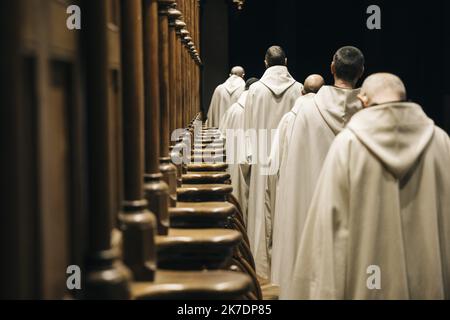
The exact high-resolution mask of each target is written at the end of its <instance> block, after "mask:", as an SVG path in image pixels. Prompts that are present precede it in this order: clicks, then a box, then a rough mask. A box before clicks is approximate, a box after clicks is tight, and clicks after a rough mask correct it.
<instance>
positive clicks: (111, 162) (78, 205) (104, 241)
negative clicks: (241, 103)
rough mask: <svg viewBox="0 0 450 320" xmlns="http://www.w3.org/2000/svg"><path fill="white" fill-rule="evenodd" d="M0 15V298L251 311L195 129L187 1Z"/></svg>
mask: <svg viewBox="0 0 450 320" xmlns="http://www.w3.org/2000/svg"><path fill="white" fill-rule="evenodd" d="M70 5H78V6H79V8H80V9H81V14H82V15H81V17H82V20H81V30H70V29H68V28H67V27H66V19H67V17H68V14H67V12H66V10H67V8H68V7H69V6H70ZM0 6H1V9H0V15H1V21H2V31H1V32H2V43H8V46H3V49H2V53H1V55H2V56H1V73H0V77H1V86H0V88H1V90H2V92H1V96H2V101H3V102H2V107H1V115H0V129H1V134H0V137H1V139H2V143H1V145H0V147H1V154H2V164H1V170H2V172H1V173H2V179H1V181H2V182H1V185H2V189H1V195H2V198H1V201H2V209H3V211H4V214H2V221H1V224H0V229H1V232H0V233H1V241H0V242H1V252H0V254H1V257H2V262H3V268H2V270H3V271H2V272H1V277H2V279H1V280H2V281H1V283H2V286H1V288H0V292H1V295H0V296H1V298H21V299H62V298H73V299H140V300H154V299H250V300H257V299H262V298H263V293H262V290H261V285H263V287H264V284H263V283H260V282H259V281H258V277H257V276H256V273H255V263H254V261H253V257H252V254H251V252H250V249H249V243H248V238H247V235H246V228H245V223H244V219H243V216H242V212H241V209H240V206H239V203H238V202H237V201H236V200H235V198H234V197H233V196H232V194H231V192H232V187H231V185H230V175H229V174H228V173H227V164H226V161H225V160H226V159H225V143H224V141H223V140H222V139H221V135H220V133H219V132H218V130H217V129H215V128H206V127H205V126H204V125H203V124H202V121H201V119H202V115H201V114H200V83H201V72H202V59H201V55H202V53H201V49H200V48H201V44H200V14H201V9H202V8H201V6H200V1H197V0H107V1H105V0H85V1H65V0H16V1H2V4H1V5H0ZM6 30H7V31H8V32H6ZM181 160H183V161H181ZM4 257H7V258H4ZM3 258H4V259H3ZM69 266H79V267H80V269H81V276H82V277H81V281H82V286H81V289H79V290H77V289H72V290H71V289H70V288H68V287H67V278H68V276H69V274H68V273H67V270H68V267H69ZM265 298H267V297H265Z"/></svg>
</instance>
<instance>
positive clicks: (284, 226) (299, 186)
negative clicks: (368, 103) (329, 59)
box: [271, 86, 361, 290]
mask: <svg viewBox="0 0 450 320" xmlns="http://www.w3.org/2000/svg"><path fill="white" fill-rule="evenodd" d="M358 93H359V90H358V89H357V90H351V89H341V88H337V87H333V86H324V87H322V88H321V89H320V90H319V92H318V93H317V94H316V95H315V96H314V98H313V99H308V100H303V101H300V102H299V103H300V104H301V105H300V107H299V111H298V114H297V117H296V119H295V122H294V128H293V129H292V135H291V141H292V143H291V144H290V146H289V149H288V151H287V155H286V165H285V166H283V168H281V170H280V179H279V192H278V195H279V196H278V197H277V199H276V204H275V212H276V213H277V215H276V217H275V218H274V222H273V242H272V263H271V267H272V278H271V280H272V282H273V283H274V284H277V285H279V286H280V290H282V289H283V287H285V286H287V285H288V284H289V282H290V281H291V279H292V272H293V268H294V260H295V256H296V254H297V251H298V246H299V244H300V238H301V233H302V230H303V226H304V224H305V220H306V214H307V213H308V209H309V205H310V203H311V199H312V196H313V192H314V189H315V187H316V183H317V180H318V178H319V174H320V171H321V169H322V165H323V162H324V160H325V157H326V155H327V153H328V150H329V148H330V146H331V144H332V142H333V140H334V139H335V137H336V135H337V134H338V133H339V132H340V131H341V130H343V129H344V127H345V125H346V124H347V123H348V121H349V120H350V118H351V116H353V114H355V113H356V112H357V111H358V110H360V109H361V103H360V101H359V100H358V99H357V95H358Z"/></svg>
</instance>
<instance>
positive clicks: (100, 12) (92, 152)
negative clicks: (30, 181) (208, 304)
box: [83, 1, 130, 299]
mask: <svg viewBox="0 0 450 320" xmlns="http://www.w3.org/2000/svg"><path fill="white" fill-rule="evenodd" d="M84 8H85V9H84V10H85V11H84V12H85V16H86V27H85V28H84V29H83V30H84V31H85V34H84V36H85V41H86V50H87V51H86V53H87V54H86V82H87V83H86V84H87V86H86V89H87V108H86V110H87V117H88V119H87V121H88V137H89V138H88V139H87V141H88V154H89V160H88V161H89V163H88V168H89V172H88V173H89V199H90V200H89V231H88V239H89V240H88V261H87V265H86V275H85V276H84V277H83V279H84V281H85V284H84V286H83V288H84V298H86V299H127V298H129V287H128V283H129V275H130V272H129V271H128V270H127V269H126V268H125V267H124V266H123V265H121V264H120V262H119V261H118V259H117V255H116V252H114V251H113V250H112V249H111V231H112V221H111V218H112V217H113V216H117V212H111V211H112V208H111V198H110V197H112V196H113V195H112V194H110V193H109V190H110V184H111V183H112V181H111V180H112V178H111V177H112V175H113V173H112V170H111V167H110V165H109V163H110V162H109V160H108V157H109V156H110V155H111V152H110V150H111V148H112V141H111V135H110V129H111V125H112V123H111V121H110V119H111V117H110V112H111V108H110V106H109V105H108V58H107V57H108V38H107V29H106V27H107V2H106V1H86V2H85V7H84Z"/></svg>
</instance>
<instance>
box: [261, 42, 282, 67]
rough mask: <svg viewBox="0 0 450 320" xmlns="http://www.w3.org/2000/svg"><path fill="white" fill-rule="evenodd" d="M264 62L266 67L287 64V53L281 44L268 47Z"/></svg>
mask: <svg viewBox="0 0 450 320" xmlns="http://www.w3.org/2000/svg"><path fill="white" fill-rule="evenodd" d="M264 62H265V64H266V68H270V67H274V66H286V65H287V58H286V53H285V52H284V50H283V48H281V47H280V46H272V47H270V48H269V49H267V52H266V57H265V60H264Z"/></svg>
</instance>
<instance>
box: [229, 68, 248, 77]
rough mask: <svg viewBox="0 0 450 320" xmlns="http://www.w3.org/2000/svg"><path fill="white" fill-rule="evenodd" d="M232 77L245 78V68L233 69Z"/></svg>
mask: <svg viewBox="0 0 450 320" xmlns="http://www.w3.org/2000/svg"><path fill="white" fill-rule="evenodd" d="M230 76H238V77H241V78H244V76H245V70H244V68H242V67H240V66H236V67H233V68H232V69H231V72H230Z"/></svg>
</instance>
